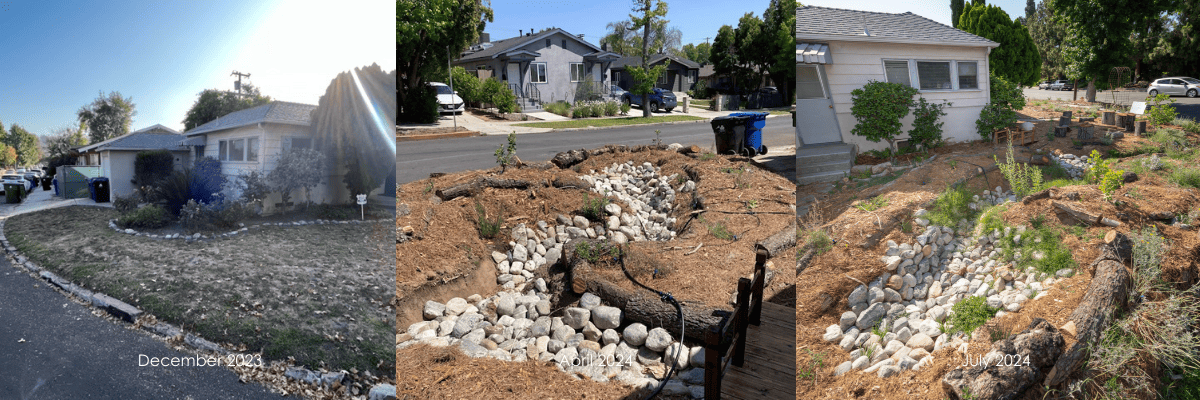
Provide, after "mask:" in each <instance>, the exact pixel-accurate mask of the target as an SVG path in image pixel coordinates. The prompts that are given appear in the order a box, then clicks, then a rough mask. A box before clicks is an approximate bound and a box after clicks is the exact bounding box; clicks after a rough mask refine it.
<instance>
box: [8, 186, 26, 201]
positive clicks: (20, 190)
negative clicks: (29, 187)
mask: <svg viewBox="0 0 1200 400" xmlns="http://www.w3.org/2000/svg"><path fill="white" fill-rule="evenodd" d="M24 192H25V185H21V184H18V183H5V184H4V201H5V202H7V203H9V204H15V203H20V202H21V199H22V198H23V197H25V196H24V194H25V193H24Z"/></svg>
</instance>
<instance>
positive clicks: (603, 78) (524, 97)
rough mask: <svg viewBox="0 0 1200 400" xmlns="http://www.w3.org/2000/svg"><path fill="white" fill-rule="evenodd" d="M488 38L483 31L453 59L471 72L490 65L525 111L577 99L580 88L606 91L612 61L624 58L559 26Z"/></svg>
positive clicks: (490, 68)
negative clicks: (478, 40)
mask: <svg viewBox="0 0 1200 400" xmlns="http://www.w3.org/2000/svg"><path fill="white" fill-rule="evenodd" d="M489 39H490V37H489V36H488V35H487V34H484V35H482V36H481V37H480V43H477V44H475V45H473V46H471V48H470V49H468V50H467V51H466V52H464V53H463V54H462V56H461V57H459V58H458V59H457V60H455V61H453V62H452V64H453V65H455V66H461V67H463V68H465V69H466V70H467V71H476V70H480V69H484V70H491V71H492V76H493V77H495V78H497V79H499V80H501V81H503V82H505V84H506V85H508V87H509V88H510V89H512V91H513V93H514V94H516V95H517V101H518V103H519V104H520V105H521V108H522V109H523V110H524V111H534V110H540V109H541V107H542V104H545V103H549V102H554V101H559V100H565V101H567V102H574V101H575V100H576V93H581V92H595V93H598V94H606V93H608V91H609V90H608V83H609V82H608V81H607V76H608V69H609V64H611V63H612V62H613V61H614V60H616V59H618V58H620V57H621V56H620V55H617V54H616V53H613V52H610V51H604V50H601V49H600V47H597V46H596V45H593V44H591V43H588V42H587V41H585V40H583V37H582V36H575V35H572V34H570V33H567V32H566V31H564V30H562V29H558V28H555V29H550V30H547V31H544V32H539V33H527V34H522V35H521V36H517V37H514V38H508V39H504V40H499V41H495V42H491V41H489Z"/></svg>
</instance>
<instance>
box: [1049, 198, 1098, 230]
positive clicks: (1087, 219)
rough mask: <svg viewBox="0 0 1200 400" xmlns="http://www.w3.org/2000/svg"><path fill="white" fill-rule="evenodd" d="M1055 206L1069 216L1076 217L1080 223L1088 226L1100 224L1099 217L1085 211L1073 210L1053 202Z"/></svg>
mask: <svg viewBox="0 0 1200 400" xmlns="http://www.w3.org/2000/svg"><path fill="white" fill-rule="evenodd" d="M1053 204H1054V206H1055V207H1058V209H1060V210H1063V211H1065V212H1066V213H1067V214H1071V216H1072V217H1075V219H1077V220H1079V222H1083V223H1086V224H1088V225H1096V224H1098V223H1100V216H1099V215H1092V214H1089V213H1087V212H1085V211H1080V210H1076V209H1074V208H1071V206H1068V205H1066V204H1063V203H1059V202H1057V201H1055V202H1053Z"/></svg>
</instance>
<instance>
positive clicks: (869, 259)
mask: <svg viewBox="0 0 1200 400" xmlns="http://www.w3.org/2000/svg"><path fill="white" fill-rule="evenodd" d="M1021 113H1022V114H1024V115H1025V116H1028V117H1036V118H1050V117H1057V116H1059V115H1061V112H1060V111H1053V110H1045V109H1043V108H1041V107H1034V106H1030V107H1026V109H1024V110H1022V111H1021ZM1076 116H1078V113H1076ZM1097 121H1099V119H1097ZM1050 124H1051V122H1048V121H1042V122H1038V123H1037V126H1036V127H1035V132H1042V134H1041V135H1039V136H1040V137H1039V142H1038V143H1035V144H1033V145H1032V146H1030V147H1021V146H1015V147H1016V149H1015V151H1016V153H1017V157H1018V159H1020V157H1024V160H1025V161H1027V160H1029V156H1030V155H1032V154H1034V152H1035V151H1036V150H1037V149H1041V150H1042V151H1043V152H1050V151H1054V150H1059V151H1062V152H1064V153H1071V154H1076V155H1086V154H1088V153H1090V152H1091V150H1093V149H1096V150H1099V151H1100V153H1101V154H1103V155H1104V157H1105V158H1106V159H1107V158H1108V155H1107V151H1108V150H1109V149H1121V150H1128V149H1133V148H1136V147H1138V146H1139V145H1140V144H1143V143H1144V142H1145V141H1147V139H1145V138H1141V137H1137V136H1134V135H1132V134H1129V133H1127V134H1126V136H1125V137H1124V138H1123V139H1118V140H1117V141H1116V142H1115V143H1113V145H1112V146H1105V145H1103V144H1101V143H1099V142H1095V143H1087V144H1084V143H1080V144H1079V145H1076V144H1075V143H1073V141H1072V137H1073V136H1074V132H1072V133H1071V134H1069V137H1067V138H1053V139H1049V140H1048V139H1047V138H1046V137H1045V136H1044V133H1045V132H1046V131H1047V130H1048V129H1049V125H1050ZM1105 128H1111V129H1115V127H1106V126H1103V125H1101V126H1099V127H1098V128H1097V129H1096V134H1097V136H1099V135H1101V134H1102V133H1103V132H1104V131H1105ZM1189 139H1191V140H1193V141H1195V140H1196V139H1198V138H1197V137H1195V135H1189ZM1005 145H1006V144H1005ZM1005 145H993V144H991V143H982V142H971V143H959V144H954V145H950V146H946V147H942V148H938V149H934V150H933V151H932V153H934V154H938V156H937V157H936V158H935V159H934V160H933V161H931V162H929V163H928V164H926V165H924V166H922V167H920V168H917V169H914V170H911V171H909V172H906V173H904V175H902V176H900V177H899V178H898V179H896V180H895V181H894V182H891V183H888V184H882V185H874V186H869V187H861V188H854V186H852V184H850V183H847V182H843V183H842V184H839V185H837V186H836V187H835V189H834V190H833V191H832V192H830V193H820V192H818V190H817V189H819V187H820V185H808V186H806V187H801V188H800V191H801V193H803V194H802V195H807V194H812V195H814V196H815V197H816V198H817V205H816V207H814V212H813V213H812V215H810V216H808V217H807V219H806V221H807V222H810V223H811V228H819V229H825V230H827V231H828V232H830V236H831V237H832V238H834V239H835V242H834V243H835V244H834V246H833V248H832V249H831V250H830V251H828V252H825V253H823V254H820V255H816V256H814V257H813V259H812V260H811V261H810V262H809V263H808V266H807V269H805V270H804V271H803V273H802V274H800V275H799V276H797V279H798V280H799V281H800V282H803V284H802V285H798V286H799V287H798V290H797V293H796V296H797V304H798V305H797V308H796V330H797V333H796V334H797V346H796V348H797V355H796V357H797V359H796V362H797V366H798V368H799V371H801V372H800V375H799V376H798V377H797V380H796V384H797V392H798V396H797V398H804V399H846V398H879V399H896V400H900V399H914V398H915V399H930V400H935V399H944V398H946V397H947V396H948V394H947V393H945V392H943V389H942V386H941V378H942V376H943V375H945V374H946V373H947V372H949V371H950V370H952V369H954V368H955V367H957V366H958V365H961V364H962V363H963V361H964V358H963V353H961V352H958V351H957V350H956V349H950V348H943V349H941V350H938V351H936V352H933V354H932V356H933V357H934V359H935V361H934V363H933V364H931V365H930V366H927V367H924V368H922V369H921V370H920V371H911V370H908V371H902V372H901V373H899V374H897V375H895V376H893V377H890V378H884V379H881V378H879V377H878V376H877V375H876V374H861V373H859V372H857V371H851V372H849V373H847V374H845V375H842V376H840V377H835V376H833V368H834V367H836V366H837V365H838V364H841V363H842V362H844V361H847V359H848V353H847V352H845V351H843V350H842V349H841V348H840V347H838V346H837V344H836V343H829V342H825V341H823V340H821V336H822V334H823V333H824V329H825V327H827V326H829V325H833V324H837V321H838V318H839V316H840V315H841V313H842V312H844V311H845V310H848V309H849V305H848V304H847V300H846V297H847V296H848V295H849V293H850V291H851V290H852V289H853V288H854V287H855V286H857V285H858V284H859V282H857V281H855V279H857V280H859V281H863V282H867V281H870V280H872V279H874V278H875V277H877V276H878V275H879V274H881V273H883V272H885V269H884V265H883V264H882V263H880V262H878V261H877V260H878V259H879V258H880V256H882V255H883V254H884V252H885V251H886V249H887V245H886V243H887V241H888V240H895V241H896V242H897V243H904V242H912V241H913V240H914V238H915V235H916V234H919V233H920V232H912V233H906V232H903V231H902V227H901V226H900V225H898V224H897V225H896V226H893V227H890V230H889V231H887V232H884V236H883V239H881V240H880V241H879V242H878V243H877V244H876V245H875V246H874V247H872V248H866V249H864V248H863V247H862V245H863V243H864V241H865V239H866V238H867V237H868V236H870V235H872V234H875V233H877V231H879V230H880V229H881V227H884V223H886V221H888V220H889V219H890V218H889V217H891V216H904V218H906V219H908V220H911V218H912V217H911V213H912V212H913V211H915V210H916V209H917V208H919V207H920V205H921V204H923V203H926V202H929V201H932V200H933V199H935V198H936V197H937V195H938V194H939V193H940V192H941V191H943V190H944V189H945V188H946V187H947V186H948V185H950V184H951V183H953V182H956V181H959V180H960V179H963V178H968V177H971V176H973V175H975V173H976V168H977V167H988V166H990V165H993V164H994V163H995V162H994V161H993V158H992V157H993V156H995V157H998V158H999V159H1000V161H1001V162H1003V161H1004V157H1005V155H1004V152H1005V150H1006V147H1005ZM1145 157H1147V155H1141V156H1136V157H1130V158H1128V159H1124V160H1121V161H1119V162H1118V163H1117V164H1116V166H1114V168H1117V169H1125V170H1129V169H1131V168H1132V166H1133V165H1134V163H1136V162H1140V161H1141V159H1143V158H1145ZM860 160H861V156H860ZM870 161H880V160H870ZM1163 161H1164V163H1167V164H1168V165H1169V166H1183V165H1185V164H1193V165H1194V163H1195V160H1194V159H1192V160H1169V159H1167V158H1163ZM968 163H969V164H968ZM1168 175H1169V168H1168V169H1166V170H1164V171H1157V172H1151V173H1147V174H1143V175H1142V176H1140V180H1138V181H1137V182H1134V183H1131V184H1126V185H1125V186H1124V187H1123V188H1121V189H1119V190H1118V191H1117V192H1116V196H1115V198H1117V199H1119V202H1120V203H1122V204H1121V205H1113V204H1112V203H1109V202H1106V201H1104V200H1103V199H1102V197H1101V194H1100V192H1099V190H1098V189H1097V188H1096V185H1079V186H1067V187H1062V188H1059V189H1056V190H1059V191H1063V192H1067V191H1075V192H1079V193H1080V194H1081V195H1082V196H1081V201H1080V202H1079V204H1081V205H1082V207H1085V208H1087V209H1088V210H1089V211H1091V212H1094V213H1099V214H1104V215H1105V216H1114V215H1120V216H1121V220H1122V222H1123V224H1122V225H1121V227H1119V228H1116V229H1117V230H1118V231H1121V232H1124V233H1126V234H1129V233H1132V232H1135V231H1137V230H1140V229H1141V228H1142V227H1143V226H1155V227H1156V228H1157V229H1158V232H1159V233H1160V234H1162V235H1164V236H1165V237H1166V238H1167V239H1168V241H1169V243H1170V244H1171V247H1170V250H1169V252H1168V253H1167V254H1166V255H1165V256H1164V258H1163V260H1164V262H1163V266H1162V267H1163V272H1162V277H1163V278H1164V279H1165V280H1167V281H1169V282H1174V283H1175V284H1176V285H1178V286H1179V287H1180V288H1185V287H1190V286H1192V285H1195V284H1197V282H1198V278H1197V276H1198V274H1197V267H1198V265H1200V247H1198V246H1197V245H1198V244H1200V238H1198V237H1197V232H1196V230H1195V228H1192V229H1190V230H1184V229H1180V228H1177V227H1175V226H1169V225H1165V224H1163V223H1161V222H1156V221H1154V220H1152V219H1151V218H1150V215H1151V214H1153V213H1155V212H1160V211H1162V212H1171V213H1174V214H1179V213H1182V214H1187V213H1188V211H1189V210H1196V208H1197V206H1200V191H1197V190H1195V189H1189V188H1181V187H1179V186H1178V185H1175V184H1173V183H1169V182H1168V181H1167V179H1166V177H1167V176H1168ZM966 186H967V187H969V188H970V189H971V191H972V192H974V193H979V192H981V191H982V190H985V189H994V188H995V187H996V186H1002V187H1003V188H1004V189H1006V190H1007V189H1008V188H1009V187H1008V184H1007V182H1006V181H1005V180H1004V177H1003V176H1002V175H1001V174H1000V173H999V172H998V171H996V172H991V173H988V174H985V175H981V176H977V177H974V178H971V179H969V180H967V181H966ZM876 196H881V197H883V198H886V199H887V200H888V202H887V204H886V205H885V206H883V207H881V208H880V209H878V210H875V211H872V212H868V211H864V210H862V209H860V208H857V207H855V206H856V205H859V204H862V202H863V201H865V200H866V199H870V198H873V197H876ZM1050 201H1051V200H1050V199H1043V200H1038V201H1033V202H1031V203H1030V204H1021V203H1016V204H1013V205H1010V206H1009V207H1008V209H1007V211H1005V212H1004V213H1003V214H1002V218H1003V219H1004V220H1005V222H1006V223H1007V224H1009V225H1013V226H1016V225H1022V224H1025V225H1028V224H1029V223H1030V222H1029V221H1030V220H1031V219H1033V218H1035V217H1037V216H1044V217H1045V218H1046V221H1047V222H1048V223H1050V224H1052V225H1054V224H1057V225H1061V226H1062V229H1064V231H1066V232H1067V233H1065V234H1064V235H1063V243H1064V244H1065V245H1066V246H1067V247H1068V248H1071V249H1075V253H1074V259H1075V261H1076V263H1077V264H1078V265H1079V266H1080V268H1079V269H1078V271H1079V272H1078V273H1077V274H1076V275H1075V276H1074V277H1072V278H1068V279H1065V280H1062V281H1060V282H1059V283H1055V284H1054V285H1053V288H1052V289H1051V290H1049V292H1048V294H1047V295H1046V296H1045V297H1043V298H1041V299H1038V300H1030V301H1028V302H1026V303H1025V304H1024V306H1023V308H1022V309H1021V311H1020V312H1018V313H1010V314H1008V315H1005V316H1003V317H1000V318H995V319H993V320H991V321H989V323H988V326H987V328H985V329H1000V330H1002V331H1006V332H1007V331H1011V332H1019V331H1020V330H1022V329H1024V328H1025V327H1026V326H1028V325H1029V323H1030V322H1031V321H1032V319H1033V318H1035V317H1036V318H1043V319H1046V320H1047V321H1048V322H1050V323H1052V324H1054V325H1055V326H1062V325H1063V324H1065V323H1066V322H1067V317H1068V316H1069V315H1070V313H1071V311H1073V310H1074V308H1075V306H1076V305H1078V303H1079V302H1080V300H1081V299H1082V297H1083V293H1084V292H1085V291H1086V289H1087V286H1088V284H1089V283H1090V280H1091V273H1092V272H1093V271H1090V270H1088V269H1087V268H1086V266H1087V265H1088V264H1090V263H1091V261H1092V260H1093V259H1094V258H1095V257H1096V255H1097V254H1098V251H1097V250H1096V246H1097V245H1098V244H1100V243H1101V242H1102V236H1103V234H1104V233H1105V232H1106V231H1107V230H1108V228H1106V227H1088V228H1086V229H1085V230H1084V231H1083V232H1082V234H1080V235H1078V236H1077V235H1076V234H1075V233H1073V232H1077V231H1073V230H1072V229H1070V227H1072V226H1074V225H1075V224H1076V223H1077V222H1076V221H1075V220H1074V219H1072V218H1071V217H1070V216H1068V215H1066V214H1064V213H1061V212H1060V211H1058V210H1057V209H1056V208H1054V207H1053V206H1052V205H1051V203H1050ZM1064 338H1065V339H1066V340H1067V345H1068V346H1069V345H1070V344H1071V343H1073V342H1074V340H1075V338H1074V337H1071V336H1070V335H1066V334H1064ZM969 346H970V347H969V350H968V353H969V354H971V355H973V356H977V355H982V354H984V353H986V352H987V351H988V349H989V348H990V346H991V343H990V342H989V340H988V339H987V338H986V337H983V338H977V339H976V340H974V341H972V342H971V343H970V344H969ZM806 370H815V376H814V375H805V374H804V372H805V371H806ZM1052 389H1061V388H1052ZM1059 393H1061V391H1059ZM1044 394H1045V393H1044V388H1040V387H1039V388H1034V389H1031V390H1029V391H1027V392H1026V394H1025V395H1024V396H1023V397H1022V398H1024V399H1031V400H1032V399H1042V398H1043V395H1044Z"/></svg>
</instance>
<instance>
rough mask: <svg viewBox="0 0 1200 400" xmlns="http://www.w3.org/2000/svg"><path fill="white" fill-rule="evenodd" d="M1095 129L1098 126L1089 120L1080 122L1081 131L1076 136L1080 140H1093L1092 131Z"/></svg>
mask: <svg viewBox="0 0 1200 400" xmlns="http://www.w3.org/2000/svg"><path fill="white" fill-rule="evenodd" d="M1095 129H1096V128H1095V127H1094V126H1092V124H1091V123H1088V122H1084V123H1082V124H1079V131H1078V132H1076V133H1075V138H1076V139H1079V140H1092V133H1093V130H1095Z"/></svg>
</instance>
